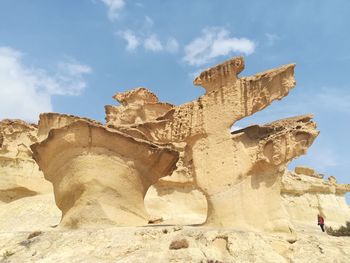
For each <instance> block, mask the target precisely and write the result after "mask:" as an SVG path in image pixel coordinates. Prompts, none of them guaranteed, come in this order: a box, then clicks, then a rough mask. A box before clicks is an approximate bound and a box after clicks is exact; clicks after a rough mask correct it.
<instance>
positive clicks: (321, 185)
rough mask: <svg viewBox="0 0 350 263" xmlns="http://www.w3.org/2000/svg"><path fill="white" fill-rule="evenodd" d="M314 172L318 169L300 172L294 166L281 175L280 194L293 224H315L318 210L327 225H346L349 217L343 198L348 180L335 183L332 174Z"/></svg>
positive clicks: (349, 185) (349, 211) (348, 189)
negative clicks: (320, 175)
mask: <svg viewBox="0 0 350 263" xmlns="http://www.w3.org/2000/svg"><path fill="white" fill-rule="evenodd" d="M304 171H306V172H307V171H310V170H305V169H304ZM314 174H317V173H313V174H310V173H308V174H302V173H301V170H300V169H299V168H296V169H295V172H291V171H287V172H286V173H285V174H284V175H283V177H282V182H281V183H282V187H281V195H282V198H283V203H284V206H285V208H286V209H287V211H288V213H289V215H290V217H291V219H292V220H293V221H294V222H295V223H296V224H306V225H310V224H312V225H314V224H316V220H317V215H318V214H320V215H322V216H323V217H324V219H325V224H326V226H332V227H335V228H337V227H339V226H341V225H345V224H346V222H347V221H350V208H349V206H348V205H347V203H346V200H345V194H346V193H347V192H350V184H338V183H337V181H336V180H335V178H334V177H333V176H331V177H329V178H328V179H327V180H324V179H323V178H322V177H316V176H315V175H314Z"/></svg>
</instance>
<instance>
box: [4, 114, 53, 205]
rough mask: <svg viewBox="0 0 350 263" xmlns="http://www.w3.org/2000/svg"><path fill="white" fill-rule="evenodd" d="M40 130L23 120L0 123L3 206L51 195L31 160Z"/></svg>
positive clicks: (48, 186)
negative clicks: (38, 196)
mask: <svg viewBox="0 0 350 263" xmlns="http://www.w3.org/2000/svg"><path fill="white" fill-rule="evenodd" d="M36 133H37V126H36V125H34V124H29V123H26V122H24V121H21V120H2V121H0V203H9V202H12V201H15V200H17V199H20V198H23V197H28V196H33V195H37V194H43V193H49V192H51V191H52V187H51V185H50V183H48V182H47V181H45V180H44V175H43V174H42V172H40V171H39V168H38V166H37V164H36V163H35V161H34V160H33V159H32V151H31V149H30V145H31V144H32V143H35V142H36V141H37V137H36Z"/></svg>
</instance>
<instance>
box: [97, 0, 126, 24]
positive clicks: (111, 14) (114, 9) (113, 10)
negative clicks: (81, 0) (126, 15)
mask: <svg viewBox="0 0 350 263" xmlns="http://www.w3.org/2000/svg"><path fill="white" fill-rule="evenodd" d="M101 1H102V2H103V3H104V4H105V5H106V6H107V8H108V18H109V19H110V20H111V21H114V20H116V19H117V18H118V17H119V11H120V10H121V9H122V8H123V7H124V5H125V2H124V0H101Z"/></svg>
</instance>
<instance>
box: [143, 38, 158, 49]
mask: <svg viewBox="0 0 350 263" xmlns="http://www.w3.org/2000/svg"><path fill="white" fill-rule="evenodd" d="M143 46H144V48H145V49H146V50H150V51H162V50H163V45H162V43H161V42H160V41H159V39H158V37H157V36H156V35H150V36H149V37H147V38H146V39H145V41H144V43H143Z"/></svg>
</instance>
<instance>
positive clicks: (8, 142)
mask: <svg viewBox="0 0 350 263" xmlns="http://www.w3.org/2000/svg"><path fill="white" fill-rule="evenodd" d="M243 69H244V60H243V58H241V57H238V58H234V59H231V60H228V61H226V62H224V63H221V64H219V65H217V66H214V67H212V68H210V69H207V70H205V71H203V72H202V73H201V74H200V75H199V76H198V77H197V78H196V79H195V80H194V84H195V85H199V86H202V87H204V88H205V90H206V93H205V95H203V96H201V97H199V98H198V99H197V100H194V101H192V102H189V103H185V104H183V105H180V106H174V105H171V104H168V103H163V102H160V101H159V100H158V98H157V97H156V96H155V95H154V94H153V93H152V92H150V91H148V90H147V89H145V88H137V89H134V90H131V91H127V92H122V93H117V94H116V95H115V96H114V98H115V99H116V100H117V101H118V102H119V103H120V105H119V106H106V107H105V110H106V121H107V123H106V125H102V124H101V123H99V122H97V121H94V120H89V119H86V118H80V117H76V116H72V115H64V114H58V113H45V114H41V115H40V121H39V124H38V127H37V126H36V125H32V124H27V123H24V122H22V121H18V120H4V121H1V122H0V257H1V255H2V256H3V260H1V259H0V260H1V261H4V262H26V261H28V262H332V261H334V262H348V259H349V258H350V249H349V248H350V241H349V240H348V239H347V238H339V237H331V236H328V235H327V234H325V233H322V232H321V231H320V229H319V227H318V226H317V224H316V217H317V214H322V215H323V217H324V218H325V222H326V226H332V227H337V226H339V225H341V224H344V223H345V222H346V221H349V220H350V218H349V215H350V211H349V210H350V209H349V206H348V205H347V204H346V202H345V198H344V194H345V193H346V192H348V191H349V190H350V186H349V185H341V184H338V183H337V182H336V179H335V177H332V176H331V177H329V178H328V179H327V180H323V175H321V174H318V173H317V172H316V171H315V170H313V169H311V168H307V167H297V168H296V169H295V172H289V171H287V170H286V167H287V165H288V163H289V162H290V161H291V160H293V159H294V158H296V157H298V156H300V155H302V154H305V153H306V151H307V149H308V147H309V146H310V145H311V144H312V143H313V141H314V139H315V138H316V137H317V135H318V131H317V130H316V125H315V123H314V122H313V121H312V120H311V119H312V116H311V115H305V116H297V117H293V118H288V119H284V120H279V121H276V122H273V123H269V124H266V125H254V126H250V127H247V128H245V129H241V130H238V131H234V132H232V133H231V132H230V127H231V126H232V125H233V124H234V123H235V122H236V121H238V120H240V119H242V118H245V117H247V116H249V115H252V114H254V113H255V112H257V111H260V110H262V109H264V108H265V107H267V106H269V105H270V103H271V102H272V101H274V100H280V99H282V98H283V97H284V96H286V95H287V94H288V92H289V91H290V90H291V89H292V88H293V87H294V85H295V80H294V65H293V64H289V65H285V66H282V67H279V68H276V69H272V70H269V71H266V72H263V73H260V74H257V75H255V76H252V77H239V76H238V74H239V73H240V72H241V71H243ZM30 146H31V147H30ZM32 157H33V158H34V159H35V160H36V162H37V163H38V164H39V166H40V169H41V170H42V171H43V172H44V174H45V178H46V179H47V180H48V181H50V182H51V183H52V185H53V188H54V195H53V193H52V192H51V191H52V185H51V184H50V183H48V181H45V180H44V178H43V174H42V173H41V172H40V171H39V170H38V165H37V164H36V163H35V162H34V161H33V159H32ZM175 165H176V166H177V167H175ZM168 175H169V176H168ZM146 192H147V195H146ZM145 195H146V196H145ZM55 203H56V205H57V207H58V208H59V209H60V210H59V209H57V207H56V205H55ZM146 211H147V212H146ZM147 222H149V223H150V224H151V223H152V224H153V225H148V226H147V227H145V226H144V227H140V226H142V225H146V224H147ZM59 223H60V226H62V227H63V228H62V227H57V228H56V225H57V224H59ZM203 223H205V226H206V227H203V226H198V225H199V224H203ZM159 224H163V225H162V226H159ZM166 224H168V225H167V226H165V225H166ZM169 224H183V225H185V224H186V225H196V226H195V227H188V226H187V227H183V226H169ZM107 226H108V229H107V228H106V227H107ZM113 226H139V227H133V228H132V227H124V228H115V227H113ZM64 227H68V228H83V229H76V230H74V231H72V230H71V229H66V228H64ZM84 228H85V229H84ZM86 228H93V229H86ZM242 230H244V231H242ZM267 231H270V232H267ZM294 231H296V232H294ZM285 233H288V234H292V235H285ZM295 233H297V235H295ZM77 255H78V256H77Z"/></svg>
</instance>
